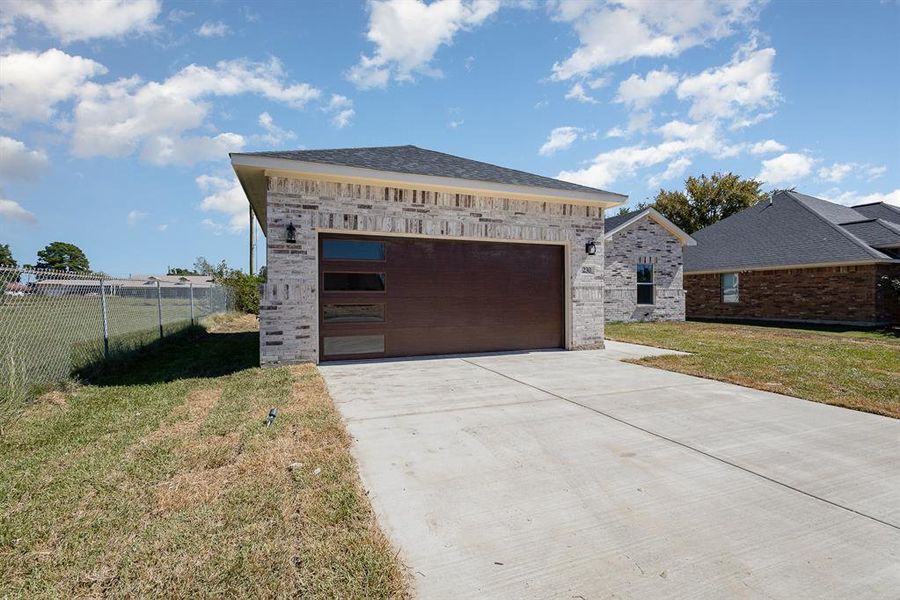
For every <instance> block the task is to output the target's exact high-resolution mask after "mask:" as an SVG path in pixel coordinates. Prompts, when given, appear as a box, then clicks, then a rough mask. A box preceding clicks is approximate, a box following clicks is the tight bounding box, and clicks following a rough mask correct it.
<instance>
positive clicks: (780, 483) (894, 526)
mask: <svg viewBox="0 0 900 600" xmlns="http://www.w3.org/2000/svg"><path fill="white" fill-rule="evenodd" d="M459 360H461V361H463V362H466V363H469V364H470V365H473V366H476V367H479V368H481V369H484V370H485V371H489V372H491V373H494V374H495V375H499V376H500V377H504V378H506V379H508V380H510V381H513V382H515V383H518V384H520V385H524V386H526V387H529V388H531V389H533V390H537V391H539V392H542V393H544V394H547V395H549V396H552V397H554V398H557V399H559V400H562V401H564V402H568V403H569V404H573V405H575V406H579V407H581V408H584V409H587V410H589V411H591V412H594V413H597V414H598V415H601V416H603V417H606V418H608V419H611V420H613V421H616V422H618V423H621V424H623V425H626V426H628V427H631V428H633V429H636V430H638V431H642V432H644V433H646V434H648V435H651V436H653V437H656V438H658V439H661V440H664V441H666V442H669V443H671V444H675V445H677V446H680V447H682V448H684V449H686V450H689V451H692V452H695V453H697V454H700V455H702V456H705V457H707V458H710V459H712V460H715V461H717V462H720V463H722V464H725V465H728V466H730V467H732V468H735V469H738V470H740V471H743V472H745V473H748V474H750V475H754V476H756V477H758V478H760V479H763V480H765V481H768V482H769V483H774V484H775V485H778V486H780V487H782V488H786V489H788V490H791V491H793V492H796V493H798V494H801V495H804V496H806V497H808V498H812V499H813V500H818V501H819V502H822V503H824V504H828V505H830V506H832V507H834V508H838V509H841V510H844V511H846V512H849V513H852V514H855V515H858V516H861V517H864V518H866V519H869V520H871V521H874V522H876V523H879V524H881V525H886V526H888V527H890V528H892V529H896V530H898V531H900V525H897V524H894V523H891V522H889V521H885V520H883V519H879V518H878V517H874V516H872V515H869V514H866V513H864V512H861V511H858V510H856V509H854V508H850V507H849V506H845V505H843V504H840V503H838V502H834V501H832V500H828V499H827V498H823V497H822V496H818V495H816V494H813V493H811V492H808V491H806V490H803V489H800V488H798V487H795V486H792V485H790V484H788V483H785V482H783V481H779V480H777V479H775V478H773V477H770V476H768V475H765V474H763V473H760V472H759V471H754V470H753V469H750V468H748V467H744V466H742V465H739V464H737V463H735V462H732V461H730V460H727V459H724V458H722V457H720V456H716V455H715V454H712V453H710V452H707V451H705V450H702V449H700V448H697V447H695V446H691V445H690V444H687V443H685V442H681V441H678V440H676V439H674V438H671V437H668V436H665V435H663V434H661V433H658V432H655V431H653V430H650V429H647V428H645V427H641V426H640V425H636V424H634V423H631V422H629V421H627V420H625V419H622V418H621V417H617V416H615V415H612V414H610V413H607V412H604V411H602V410H600V409H598V408H594V407H592V406H588V405H587V404H584V403H581V402H578V401H577V400H572V399H570V398H566V397H565V396H562V395H560V394H557V393H555V392H552V391H550V390H547V389H544V388H541V387H539V386H537V385H534V384H531V383H528V382H527V381H522V380H520V379H516V378H515V377H512V376H511V375H507V374H506V373H503V372H501V371H497V370H495V369H492V368H490V367H486V366H484V365H481V364H479V363H477V362H475V361H473V360H470V359H467V358H459Z"/></svg>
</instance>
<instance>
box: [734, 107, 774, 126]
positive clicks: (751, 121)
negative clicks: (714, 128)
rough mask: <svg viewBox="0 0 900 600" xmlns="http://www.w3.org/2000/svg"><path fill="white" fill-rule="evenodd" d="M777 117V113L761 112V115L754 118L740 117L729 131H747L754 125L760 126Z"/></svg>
mask: <svg viewBox="0 0 900 600" xmlns="http://www.w3.org/2000/svg"><path fill="white" fill-rule="evenodd" d="M774 116H775V112H774V111H772V112H761V113H759V114H756V115H753V116H752V117H738V118H736V119H735V120H734V121H733V122H732V123H731V125H729V126H728V129H730V130H731V131H738V130H739V129H746V128H748V127H752V126H754V125H758V124H760V123H762V122H763V121H765V120H767V119H771V118H772V117H774Z"/></svg>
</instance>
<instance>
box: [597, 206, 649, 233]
mask: <svg viewBox="0 0 900 600" xmlns="http://www.w3.org/2000/svg"><path fill="white" fill-rule="evenodd" d="M645 210H647V209H642V210H632V211H629V212H627V213H625V214H624V215H615V216H612V217H606V219H605V220H604V223H605V224H606V231H612V230H613V229H615V228H616V227H618V226H619V225H621V224H622V223H625V222H627V221H628V220H629V219H633V218H634V216H635V215H636V214H638V213H642V212H644V211H645Z"/></svg>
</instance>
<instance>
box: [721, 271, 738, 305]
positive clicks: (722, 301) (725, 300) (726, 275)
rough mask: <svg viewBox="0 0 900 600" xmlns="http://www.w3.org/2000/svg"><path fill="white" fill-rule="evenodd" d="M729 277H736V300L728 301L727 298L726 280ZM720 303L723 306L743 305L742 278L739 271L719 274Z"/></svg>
mask: <svg viewBox="0 0 900 600" xmlns="http://www.w3.org/2000/svg"><path fill="white" fill-rule="evenodd" d="M729 275H733V276H734V292H735V293H734V300H727V299H726V296H725V278H726V277H728V276H729ZM719 302H721V303H722V304H740V303H741V277H740V273H738V272H737V271H732V272H729V273H719Z"/></svg>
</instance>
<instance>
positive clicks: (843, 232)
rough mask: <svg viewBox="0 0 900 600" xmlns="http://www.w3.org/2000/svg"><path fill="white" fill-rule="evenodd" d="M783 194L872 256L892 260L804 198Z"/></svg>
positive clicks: (793, 194)
mask: <svg viewBox="0 0 900 600" xmlns="http://www.w3.org/2000/svg"><path fill="white" fill-rule="evenodd" d="M781 193H782V194H785V195H787V196H788V197H789V198H791V199H792V200H794V201H795V202H797V203H798V204H799V205H800V206H802V207H803V208H805V209H806V210H808V211H809V212H811V213H812V214H814V215H815V216H816V217H817V218H819V219H821V220H822V221H825V222H826V223H828V225H830V226H831V228H832V229H834V230H835V231H837V232H838V233H840V234H841V235H842V236H844V237H846V238H847V239H848V240H850V241H851V242H853V243H854V244H856V245H857V246H859V247H860V248H862V249H863V250H864V251H865V252H866V253H867V254H869V255H870V256H872V257H874V258H877V259H888V260H890V257H889V256H888V255H887V254H885V253H883V252H879V251H878V250H876V249H875V248H873V247H872V246H870V245H869V244H867V243H865V242H864V241H863V240H862V239H860V238H858V237H856V236H855V235H853V234H852V233H850V232H849V231H847V230H846V229H844V228H843V227H841V226H840V225H838V224H837V223H834V222H832V221H830V220H828V219H826V218H825V217H823V216H822V215H820V214H819V213H818V212H817V211H815V210H813V209H812V208H811V207H810V206H809V205H807V204H806V202H804V201H803V199H802V198H799V197H798V196H797V195H796V194H795V193H794V192H793V191H792V190H782V191H781ZM801 195H804V196H805V195H806V194H802V193H801ZM810 198H815V196H810ZM773 199H774V198H773ZM816 200H822V199H821V198H816ZM823 202H827V200H823Z"/></svg>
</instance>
